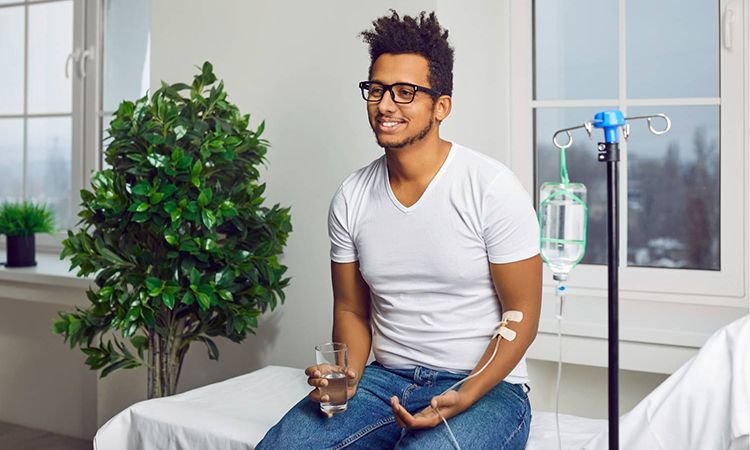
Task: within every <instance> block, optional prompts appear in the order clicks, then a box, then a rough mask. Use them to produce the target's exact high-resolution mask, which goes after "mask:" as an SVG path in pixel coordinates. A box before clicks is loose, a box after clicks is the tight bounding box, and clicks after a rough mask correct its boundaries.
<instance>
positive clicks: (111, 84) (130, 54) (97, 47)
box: [0, 0, 149, 250]
mask: <svg viewBox="0 0 750 450" xmlns="http://www.w3.org/2000/svg"><path fill="white" fill-rule="evenodd" d="M148 19H149V16H148V1H147V0H137V1H128V0H95V1H84V0H44V1H32V0H26V1H23V0H13V1H10V0H0V58H1V59H2V60H3V61H4V67H3V70H2V71H1V72H2V73H0V83H2V84H3V86H5V89H4V93H5V94H4V96H3V100H2V102H0V154H1V155H3V158H2V159H0V201H18V200H23V199H27V200H32V201H35V202H43V203H47V204H48V205H50V206H51V207H52V209H53V210H54V211H55V216H56V219H57V226H58V229H60V230H64V229H67V228H71V227H73V226H74V224H75V222H77V219H76V215H77V211H78V204H79V203H80V197H79V195H78V192H79V191H80V189H82V188H83V187H88V186H89V180H90V174H91V172H92V171H94V170H97V169H99V168H100V167H101V149H102V145H101V140H102V138H103V137H104V134H105V133H104V131H103V130H104V129H106V126H107V123H104V122H107V118H108V117H110V116H111V114H112V112H113V111H114V110H115V109H116V107H117V104H118V103H119V100H118V99H123V98H127V99H135V98H138V97H140V96H142V95H143V94H144V93H145V91H146V87H147V86H148V23H149V20H148ZM102 38H103V43H102ZM63 236H64V234H63V233H59V234H58V235H56V236H46V235H40V236H38V237H37V239H38V243H39V247H40V248H41V249H45V248H46V249H50V250H56V249H58V248H59V241H60V239H61V238H62V237H63Z"/></svg>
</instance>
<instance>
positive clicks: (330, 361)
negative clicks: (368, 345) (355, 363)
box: [315, 342, 349, 415]
mask: <svg viewBox="0 0 750 450" xmlns="http://www.w3.org/2000/svg"><path fill="white" fill-rule="evenodd" d="M348 353H349V352H348V348H347V346H346V344H343V343H341V342H327V343H325V344H320V345H316V346H315V361H316V363H317V364H318V370H320V373H321V377H322V378H324V379H326V380H328V385H327V386H321V387H319V388H318V389H319V390H320V395H321V397H322V396H323V395H328V401H327V402H320V410H321V411H323V412H324V413H326V414H329V415H330V414H336V413H340V412H343V411H346V400H347V399H346V381H347V380H346V371H347V369H348V367H349V355H348Z"/></svg>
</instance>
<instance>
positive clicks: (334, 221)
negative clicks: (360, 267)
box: [328, 185, 358, 263]
mask: <svg viewBox="0 0 750 450" xmlns="http://www.w3.org/2000/svg"><path fill="white" fill-rule="evenodd" d="M347 217H348V215H347V204H346V199H345V198H344V191H343V185H342V186H340V187H339V189H338V190H337V191H336V193H335V194H334V195H333V199H332V200H331V206H330V208H329V209H328V237H329V238H330V239H331V261H333V262H337V263H347V262H353V261H357V259H358V258H357V248H356V247H355V246H354V240H353V239H352V235H351V233H350V232H349V221H348V219H347Z"/></svg>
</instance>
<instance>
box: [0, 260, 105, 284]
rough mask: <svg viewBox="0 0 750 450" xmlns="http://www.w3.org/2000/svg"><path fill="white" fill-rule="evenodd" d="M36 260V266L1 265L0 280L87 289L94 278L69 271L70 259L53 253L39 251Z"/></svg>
mask: <svg viewBox="0 0 750 450" xmlns="http://www.w3.org/2000/svg"><path fill="white" fill-rule="evenodd" d="M36 262H37V265H36V266H34V267H18V268H8V267H5V266H0V282H3V281H12V282H17V283H32V284H43V285H53V286H64V287H79V288H82V289H85V288H87V287H88V286H89V285H90V284H91V283H92V281H93V280H94V278H93V277H90V278H79V277H77V276H76V275H75V272H70V271H69V268H70V261H68V260H60V257H59V256H58V255H56V254H53V253H37V254H36Z"/></svg>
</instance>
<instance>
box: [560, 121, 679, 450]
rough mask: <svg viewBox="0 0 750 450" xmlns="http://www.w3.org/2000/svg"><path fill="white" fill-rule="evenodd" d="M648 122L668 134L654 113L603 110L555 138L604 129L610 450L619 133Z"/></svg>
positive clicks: (613, 443)
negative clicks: (631, 114) (634, 123)
mask: <svg viewBox="0 0 750 450" xmlns="http://www.w3.org/2000/svg"><path fill="white" fill-rule="evenodd" d="M655 117H659V118H661V119H663V120H664V121H665V122H666V127H665V128H664V129H663V130H657V129H655V128H654V127H653V124H652V122H651V121H652V119H653V118H655ZM637 119H646V120H647V121H648V129H649V130H650V131H651V132H652V133H653V134H655V135H661V134H664V133H666V132H667V131H669V129H670V128H671V127H672V122H671V121H670V120H669V117H667V116H666V115H665V114H654V115H650V116H635V117H624V116H623V114H622V112H620V111H618V110H614V111H603V112H600V113H597V114H596V115H595V116H594V120H593V121H589V122H585V123H584V124H583V125H579V126H577V127H572V128H564V129H562V130H558V131H556V132H555V134H554V135H553V137H552V142H553V143H554V145H555V147H557V148H558V149H560V150H562V149H563V148H569V147H570V146H571V145H572V144H573V135H572V134H571V133H570V132H571V131H573V130H576V129H579V128H584V129H585V130H586V132H587V133H588V135H589V138H591V133H592V131H593V128H601V129H603V130H604V142H599V143H598V145H597V150H598V152H599V153H598V155H597V160H599V161H600V162H604V163H606V164H607V255H608V258H607V291H608V292H607V301H608V303H607V304H608V310H607V315H608V327H607V330H608V336H607V345H608V360H607V370H608V377H607V378H608V390H609V392H608V402H609V403H608V409H609V450H618V449H619V447H620V442H619V437H620V414H619V404H618V399H619V381H618V371H619V368H620V355H619V348H618V344H619V328H618V327H619V324H618V317H619V311H618V302H619V299H618V297H619V271H618V270H619V266H620V264H619V260H620V227H619V220H620V201H619V195H620V189H619V172H620V167H619V162H620V145H619V131H620V129H622V135H623V137H624V138H625V139H626V140H627V138H628V135H629V134H630V124H628V123H626V121H629V120H637ZM561 133H565V134H567V135H568V142H567V143H566V144H565V145H560V144H559V143H558V142H557V136H558V135H559V134H561Z"/></svg>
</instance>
